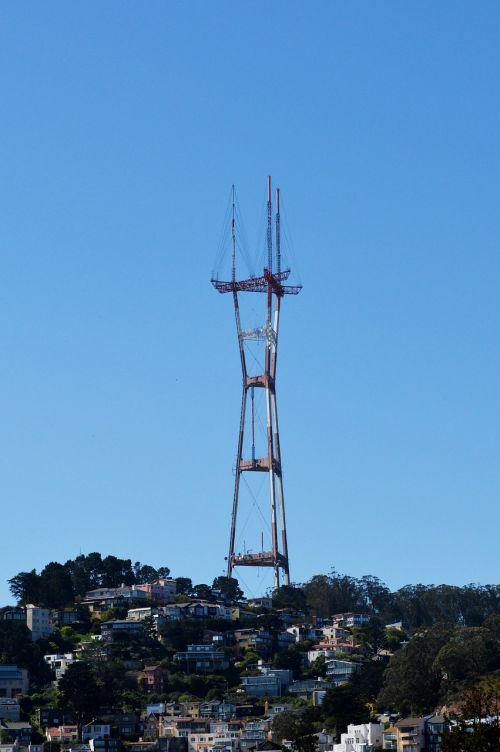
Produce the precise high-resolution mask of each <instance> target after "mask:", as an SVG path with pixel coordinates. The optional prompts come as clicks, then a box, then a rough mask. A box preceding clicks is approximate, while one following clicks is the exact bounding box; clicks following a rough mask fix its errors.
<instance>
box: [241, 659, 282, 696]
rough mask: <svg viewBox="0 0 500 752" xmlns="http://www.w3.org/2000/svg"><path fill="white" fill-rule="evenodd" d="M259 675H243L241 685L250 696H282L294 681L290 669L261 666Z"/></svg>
mask: <svg viewBox="0 0 500 752" xmlns="http://www.w3.org/2000/svg"><path fill="white" fill-rule="evenodd" d="M259 671H260V673H259V675H258V676H242V677H241V686H242V687H243V689H244V690H245V692H246V694H247V695H248V696H249V697H266V696H267V697H281V695H282V694H283V693H284V692H286V690H287V689H288V687H289V685H290V684H291V683H292V678H293V675H292V672H291V671H289V670H288V669H273V668H269V667H267V666H265V667H261V668H259Z"/></svg>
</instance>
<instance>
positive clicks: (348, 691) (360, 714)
mask: <svg viewBox="0 0 500 752" xmlns="http://www.w3.org/2000/svg"><path fill="white" fill-rule="evenodd" d="M321 709H322V711H323V714H324V716H325V719H328V721H329V725H332V724H333V725H334V726H335V730H336V733H337V739H338V740H340V734H341V733H342V732H343V731H345V729H346V728H347V726H348V724H349V723H356V724H358V723H367V722H368V721H369V720H370V711H369V710H368V707H367V705H366V703H365V702H364V699H363V698H362V697H361V696H360V695H359V693H358V692H357V691H356V687H355V686H354V685H353V684H352V683H351V682H348V683H347V684H341V685H340V686H338V687H334V688H333V689H329V690H328V692H327V693H326V695H325V698H324V700H323V704H322V706H321Z"/></svg>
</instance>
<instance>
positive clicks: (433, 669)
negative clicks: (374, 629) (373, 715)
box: [379, 617, 500, 713]
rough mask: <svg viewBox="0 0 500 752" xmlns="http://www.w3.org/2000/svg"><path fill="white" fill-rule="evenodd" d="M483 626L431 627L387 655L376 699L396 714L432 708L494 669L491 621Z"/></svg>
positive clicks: (497, 646)
mask: <svg viewBox="0 0 500 752" xmlns="http://www.w3.org/2000/svg"><path fill="white" fill-rule="evenodd" d="M486 624H488V625H491V627H492V628H491V629H489V628H488V627H487V626H483V627H454V628H450V627H447V626H442V625H441V626H439V625H437V626H434V627H430V628H429V629H427V630H424V631H422V632H421V633H419V634H417V635H415V637H414V638H413V639H412V640H411V641H410V642H409V643H408V644H407V645H405V646H404V647H403V648H402V649H401V650H399V651H398V652H397V653H395V654H394V656H393V657H392V658H391V661H390V663H389V666H388V668H387V670H386V672H385V676H384V686H383V688H382V691H381V692H380V695H379V703H380V705H383V706H384V707H386V708H392V709H397V710H399V711H400V712H401V713H407V712H412V713H421V712H427V711H428V710H432V709H433V708H434V707H435V706H436V705H437V704H438V703H439V702H446V701H448V700H449V699H450V698H451V697H452V696H453V694H454V693H456V692H457V691H459V690H461V689H463V688H464V687H465V686H467V685H468V684H470V683H471V682H473V681H475V680H476V679H478V678H479V677H481V676H483V675H487V674H488V673H490V672H492V671H495V670H496V669H499V668H500V642H499V640H498V637H497V634H496V627H497V620H496V619H494V618H491V617H490V620H486V621H485V625H486Z"/></svg>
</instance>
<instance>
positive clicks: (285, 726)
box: [272, 710, 302, 743]
mask: <svg viewBox="0 0 500 752" xmlns="http://www.w3.org/2000/svg"><path fill="white" fill-rule="evenodd" d="M301 734H302V725H301V722H300V718H299V716H298V715H296V714H295V713H291V712H290V711H287V710H286V711H284V712H283V713H278V715H277V716H275V718H274V720H273V726H272V736H273V741H274V742H278V743H280V742H282V741H283V739H288V740H291V741H295V740H296V739H297V738H298V737H299V736H301Z"/></svg>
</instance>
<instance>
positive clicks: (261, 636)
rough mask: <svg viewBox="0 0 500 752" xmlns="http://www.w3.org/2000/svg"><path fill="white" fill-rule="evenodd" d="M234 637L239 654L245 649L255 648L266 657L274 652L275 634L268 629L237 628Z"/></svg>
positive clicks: (254, 649)
mask: <svg viewBox="0 0 500 752" xmlns="http://www.w3.org/2000/svg"><path fill="white" fill-rule="evenodd" d="M234 639H235V644H236V649H237V652H238V653H239V654H242V653H244V652H245V650H253V651H255V652H256V653H257V654H258V655H260V656H262V657H264V658H268V657H270V655H271V654H272V651H273V636H272V634H271V633H270V632H268V631H267V629H252V628H247V629H235V630H234Z"/></svg>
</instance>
